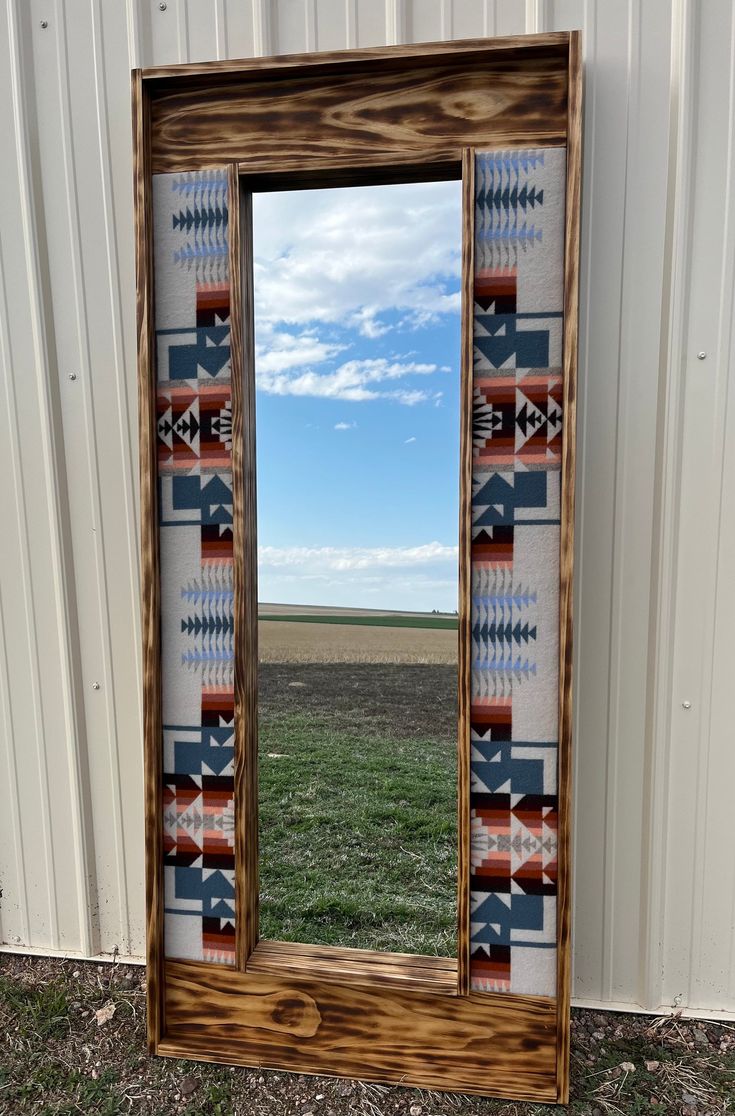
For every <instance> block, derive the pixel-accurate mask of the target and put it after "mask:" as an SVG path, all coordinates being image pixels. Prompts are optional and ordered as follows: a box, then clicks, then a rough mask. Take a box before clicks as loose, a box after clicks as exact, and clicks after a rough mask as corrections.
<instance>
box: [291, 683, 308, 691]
mask: <svg viewBox="0 0 735 1116" xmlns="http://www.w3.org/2000/svg"><path fill="white" fill-rule="evenodd" d="M289 686H291V688H292V689H294V690H296V689H298V690H303V689H305V688H306V683H305V682H289Z"/></svg>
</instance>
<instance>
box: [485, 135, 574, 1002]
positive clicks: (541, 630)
mask: <svg viewBox="0 0 735 1116" xmlns="http://www.w3.org/2000/svg"><path fill="white" fill-rule="evenodd" d="M565 172H566V151H565V149H564V148H545V149H539V150H532V151H531V150H516V151H491V152H483V153H481V154H478V155H477V156H476V162H475V278H474V302H475V306H474V378H473V470H472V703H471V740H472V745H471V746H472V768H471V817H472V823H471V824H472V863H471V881H470V888H471V903H470V906H471V921H472V927H471V931H472V945H471V983H472V987H473V989H476V990H479V991H492V992H517V993H526V994H529V995H542V996H552V995H554V994H555V991H556V889H557V751H558V713H559V695H558V682H559V663H558V658H559V541H560V539H559V532H560V526H559V524H560V482H561V472H560V469H561V434H562V367H561V364H562V324H563V307H564V283H563V278H564V216H565V183H566V173H565Z"/></svg>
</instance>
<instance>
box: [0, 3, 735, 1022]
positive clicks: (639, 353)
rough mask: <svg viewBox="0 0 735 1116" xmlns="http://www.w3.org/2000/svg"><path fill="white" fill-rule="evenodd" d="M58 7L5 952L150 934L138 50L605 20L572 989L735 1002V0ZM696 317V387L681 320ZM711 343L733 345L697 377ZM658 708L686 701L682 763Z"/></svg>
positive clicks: (34, 195) (19, 35)
mask: <svg viewBox="0 0 735 1116" xmlns="http://www.w3.org/2000/svg"><path fill="white" fill-rule="evenodd" d="M39 4H40V0H32V2H31V4H30V5H25V4H24V3H21V0H5V4H4V19H3V23H2V41H1V42H0V51H1V52H2V54H1V55H0V58H1V59H2V61H3V67H2V73H3V85H4V95H5V98H6V104H8V105H9V106H10V111H9V112H6V113H5V114H4V116H3V120H2V124H0V128H2V129H3V133H4V141H5V142H4V148H3V149H4V150H5V151H6V152H7V153H8V156H7V160H6V162H7V166H6V173H5V174H4V175H3V176H2V179H1V180H0V205H1V206H2V211H1V214H0V244H1V246H2V271H1V272H0V362H1V363H2V368H3V373H4V397H3V400H4V406H3V408H2V409H0V411H1V413H0V445H2V453H3V455H4V458H3V459H4V464H5V475H6V477H9V478H10V481H11V483H10V484H8V485H6V486H3V490H2V495H1V496H0V500H2V511H3V512H4V522H6V523H9V524H12V525H13V531H12V532H10V531H9V532H8V533H7V535H6V538H5V541H4V545H3V563H2V583H1V585H0V628H1V632H0V634H1V636H2V651H3V654H4V657H3V659H2V661H1V664H0V730H1V731H2V738H1V739H0V765H1V769H2V772H3V777H4V786H5V787H6V790H7V792H8V794H9V796H10V802H9V804H8V806H7V807H6V808H4V809H2V810H0V872H2V878H3V882H4V890H5V894H4V897H3V905H2V932H3V935H4V940H5V941H8V942H10V943H11V944H18V942H17V940H16V939H20V941H21V942H22V943H24V944H26V945H28V946H29V947H38V948H41V949H48V950H54V949H69V950H74V951H80V952H89V951H92V952H94V951H95V950H97V949H102V950H112V949H113V948H114V947H115V946H118V947H119V948H120V949H121V950H122V951H123V952H125V951H130V952H131V953H132V954H135V955H139V954H140V953H142V949H143V897H142V890H143V889H142V867H141V865H142V837H143V829H142V821H141V812H142V789H141V787H142V778H141V749H140V697H139V675H140V665H139V642H140V639H139V624H138V605H137V597H138V566H137V561H138V559H137V537H138V523H137V504H136V501H137V462H136V438H135V414H136V402H135V372H134V346H135V329H134V306H133V303H134V277H133V260H132V208H131V199H130V190H129V186H128V184H129V182H130V163H131V155H130V115H129V112H130V110H129V68H130V66H132V65H134V64H136V63H138V64H143V65H154V64H159V63H165V62H172V61H185V60H188V59H206V58H217V57H238V56H247V55H249V54H265V53H270V52H273V51H275V52H282V51H285V50H306V49H314V48H320V49H335V48H339V47H341V46H367V45H374V44H381V43H385V42H400V41H405V40H411V39H412V40H418V41H420V40H425V39H436V38H441V37H444V36H446V37H463V36H469V35H482V34H487V35H502V34H512V33H518V32H522V31H524V30H527V31H531V30H536V29H539V30H557V29H558V30H563V29H570V28H573V27H578V26H582V28H583V30H584V33H585V37H584V42H585V50H586V58H587V73H586V81H587V87H586V134H585V180H584V211H583V246H582V252H583V257H582V321H581V333H580V344H581V349H580V356H581V360H580V424H581V425H580V465H579V470H580V497H579V517H578V563H579V564H578V583H577V678H576V693H577V723H576V749H577V750H576V755H577V778H576V785H575V800H576V833H577V842H576V871H575V876H576V905H575V921H574V925H575V966H576V984H575V991H576V994H577V996H578V997H580V998H582V999H586V1000H588V1001H597V1002H605V1001H607V1002H613V1001H614V1002H616V1003H618V1004H620V1003H626V1002H627V1003H641V1004H644V1005H645V1006H647V1007H649V1008H652V1009H654V1008H657V1007H659V1006H661V1001H662V1000H665V1001H667V1002H671V1000H672V999H673V997H674V995H676V994H677V993H679V992H681V993H682V994H683V995H684V997H685V999H688V1001H689V1003H690V1005H692V1006H696V1007H698V1008H704V1009H706V1008H710V1009H712V1008H720V1009H723V1010H735V988H733V941H734V939H733V934H732V922H733V907H734V906H735V885H734V883H733V872H732V864H731V862H730V860H731V858H729V856H728V854H727V850H728V848H729V845H728V833H727V830H726V823H727V818H728V816H729V813H730V812H731V811H730V810H729V797H728V788H729V787H730V786H731V785H732V782H733V777H735V770H733V759H732V754H733V752H732V746H731V739H732V732H731V729H730V722H731V717H730V716H729V701H728V699H729V692H728V691H729V680H730V678H731V677H732V668H733V658H732V656H733V652H732V647H731V640H730V638H729V633H730V631H731V630H732V625H733V621H734V620H735V616H734V615H733V613H734V612H735V600H734V599H733V588H732V584H731V580H728V571H729V569H730V568H731V567H732V560H733V548H734V546H735V539H733V528H732V523H733V521H734V519H733V513H734V512H735V509H733V501H735V492H734V491H733V479H732V478H733V475H734V474H733V470H732V467H731V462H730V460H729V457H728V456H727V455H728V453H730V452H731V450H730V448H729V447H731V445H732V438H733V435H734V434H735V431H733V422H735V418H734V416H733V401H732V398H731V396H730V397H729V396H728V395H727V385H728V382H729V379H730V378H731V365H732V361H733V360H735V354H733V350H732V339H731V337H730V334H729V332H728V330H729V321H730V315H731V314H732V295H733V285H734V283H733V268H734V266H735V263H734V255H735V246H734V245H733V235H734V234H733V214H732V205H733V201H732V200H730V201H729V208H728V209H727V212H726V213H725V215H724V217H723V214H722V207H721V204H720V202H721V198H722V196H727V197H728V198H729V199H732V198H733V190H732V188H731V181H732V174H733V168H732V165H731V161H728V160H730V159H731V155H730V152H729V151H728V149H727V147H726V146H725V145H724V144H723V143H722V142H721V139H720V137H722V136H726V135H732V131H733V123H734V122H733V115H734V110H733V105H732V101H731V95H732V80H733V57H734V55H735V43H734V42H733V38H732V35H731V37H730V38H729V39H728V35H727V33H726V29H727V28H729V29H730V31H731V32H732V31H733V20H732V10H731V6H730V5H729V3H727V0H713V2H712V4H711V5H709V6H700V5H694V7H692V3H691V0H678V3H677V4H676V5H674V6H673V7H672V6H671V5H669V4H668V3H666V2H665V0H653V2H652V3H649V2H648V0H647V2H646V3H645V4H643V3H641V0H631V3H629V4H625V5H622V4H621V5H610V4H605V3H603V2H601V0H528V2H526V3H520V2H519V0H453V2H452V0H167V6H166V9H165V10H164V11H161V10H160V6H159V4H158V3H157V2H155V0H126V3H125V4H124V5H123V4H118V3H107V2H105V3H102V4H100V5H90V4H88V3H83V2H82V0H55V2H54V4H53V7H52V8H51V9H49V6H48V4H44V5H43V11H42V12H41V8H40V6H39ZM672 13H673V14H672ZM687 13H689V14H687ZM692 13H694V14H692ZM41 14H42V15H43V17H44V18H48V19H49V27H48V28H47V29H46V30H45V31H42V30H41V29H40V26H39V19H40V15H41ZM18 19H20V21H21V26H18ZM672 21H673V28H672ZM692 31H693V32H694V34H692ZM9 34H10V38H9ZM672 34H673V35H674V37H676V36H677V35H680V36H681V43H682V49H683V51H684V53H686V52H687V51H690V52H691V51H693V50H694V46H695V44H697V43H698V45H697V50H698V61H697V66H696V68H695V86H694V89H693V95H694V96H695V97H696V108H697V112H698V117H697V120H696V127H695V128H694V130H693V134H694V140H695V142H694V144H693V146H692V149H691V150H689V149H686V150H684V149H681V148H679V149H677V148H676V146H675V136H674V132H673V130H672V129H673V128H674V125H675V124H676V118H675V117H672V115H671V114H672V113H675V112H676V111H685V106H681V105H679V104H678V103H677V101H676V96H677V90H678V88H679V85H680V75H679V74H678V72H677V71H676V69H675V70H674V76H673V80H672V75H671V66H670V57H671V42H672ZM121 42H125V43H126V44H127V50H121V49H120V43H121ZM32 64H33V65H32ZM19 66H21V67H24V69H19ZM36 107H37V110H38V122H37V124H38V131H37V136H38V138H37V139H36V121H35V119H34V114H35V113H36ZM682 135H683V137H684V140H683V142H686V133H682ZM672 153H673V154H672ZM688 161H689V162H691V166H692V167H693V169H694V197H693V205H692V206H691V214H689V213H688V212H687V214H686V215H682V213H681V212H680V209H679V207H680V206H682V205H684V204H685V203H686V202H687V195H686V188H685V186H686V183H685V182H684V181H679V179H678V178H676V177H675V168H676V166H679V167H680V168H681V167H682V166H683V167H684V168H686V166H687V164H688ZM728 176H730V177H729V178H728ZM718 183H720V184H723V183H730V185H729V186H727V187H724V186H722V185H720V186H718ZM725 191H726V192H725ZM17 214H20V215H21V220H20V221H19V220H18V219H17V216H16V215H17ZM677 222H678V224H677ZM36 225H38V230H36ZM675 226H676V227H677V228H679V229H680V232H679V234H678V235H679V237H680V241H679V243H683V240H682V237H684V236H685V234H686V235H688V236H690V237H691V243H692V270H691V274H689V273H688V272H687V273H686V274H680V273H679V272H678V271H677V267H684V266H685V261H684V259H683V258H682V260H679V259H678V258H676V257H675V258H674V259H673V260H670V259H669V255H668V253H670V251H671V244H670V242H669V241H667V238H670V237H671V236H672V229H674V227H675ZM669 264H672V265H673V273H674V275H673V281H672V282H673V287H670V284H669V279H668V275H667V268H668V266H669ZM672 300H673V301H672ZM677 300H678V301H677ZM680 303H682V304H683V307H684V310H685V312H686V314H687V315H688V317H687V322H688V325H687V327H686V328H687V329H688V334H686V336H685V342H686V344H687V345H688V349H687V354H686V360H685V363H684V366H683V368H682V375H683V377H684V379H683V390H684V396H683V398H682V400H681V401H680V404H678V403H677V402H676V399H675V391H676V385H677V383H678V380H677V377H678V375H679V371H678V369H677V368H673V369H671V368H669V367H668V365H667V349H666V344H667V342H666V336H667V329H668V315H669V312H670V306H673V307H676V306H678V305H679V304H680ZM703 336H704V337H705V338H706V340H705V341H704V342H703V341H701V340H700V339H701V338H702V337H703ZM672 344H673V342H672ZM699 347H702V348H706V349H707V350H708V351H711V353H712V356H711V357H708V361H705V362H696V363H692V360H691V355H692V351H694V350H696V348H699ZM673 351H674V349H672V352H673ZM57 360H58V368H57V363H56V362H57ZM72 370H73V371H75V372H76V373H77V375H78V379H77V380H76V381H69V380H68V378H67V376H68V372H69V371H72ZM672 400H673V402H672ZM667 407H668V408H669V409H671V415H669V417H668V418H666V422H667V423H670V424H672V425H671V429H669V426H662V423H663V422H664V417H665V416H667V414H668V411H667ZM677 407H678V408H679V409H678V410H677ZM662 416H663V417H662ZM677 416H679V417H680V418H681V420H682V429H681V433H680V434H679V431H678V427H677V426H676V423H677V421H678V418H677ZM39 434H40V437H39ZM657 435H658V436H659V437H664V440H665V441H666V445H667V446H668V447H669V448H668V449H667V450H666V453H667V454H668V455H669V456H668V457H664V458H663V461H661V460H658V459H657V457H656V452H655V445H656V437H657ZM39 447H40V450H39ZM679 456H681V462H682V465H681V467H682V486H681V492H680V494H673V495H671V494H670V495H669V497H667V499H668V501H669V502H668V503H666V505H665V507H664V509H663V513H662V514H664V516H665V519H664V521H663V522H662V523H659V524H658V527H657V520H656V516H657V515H658V514H659V509H658V505H657V494H658V493H659V492H660V491H661V490H662V486H665V485H666V484H668V483H669V477H668V475H666V474H664V473H663V472H662V469H663V468H664V467H666V468H668V467H669V466H671V467H672V468H673V466H674V465H675V464H676V462H677V461H678V460H679ZM67 485H68V490H67ZM667 491H668V490H667ZM673 521H676V522H675V525H677V524H678V526H677V533H676V534H675V535H672V527H671V523H672V522H673ZM652 525H653V526H652ZM666 538H672V539H673V540H674V541H675V546H674V547H673V549H672V550H671V554H670V555H669V556H668V557H666V556H665V561H663V559H661V561H662V562H663V564H660V565H659V564H656V562H659V559H660V555H657V552H656V551H655V549H654V544H656V545H658V540H659V539H662V540H664V541H665V539H666ZM661 545H664V544H663V543H661ZM703 555H705V556H708V557H707V558H706V562H708V563H709V564H708V565H707V566H706V571H705V572H703V565H702V562H703ZM72 556H73V564H72V562H71V558H72ZM654 559H655V560H656V562H654ZM659 569H660V570H661V571H662V576H663V577H664V578H665V579H669V580H671V579H673V578H674V577H678V580H676V582H675V583H674V582H672V592H673V590H674V589H675V590H676V594H675V596H674V597H673V598H672V601H673V606H674V609H675V611H674V613H673V620H674V623H675V628H674V631H675V638H674V639H672V640H670V641H669V645H667V646H666V647H664V648H659V649H658V654H657V649H656V647H655V646H654V645H653V644H652V643H651V637H650V636H649V617H653V618H654V620H655V618H656V616H659V613H655V610H656V609H658V610H659V612H660V614H661V616H663V612H664V611H665V602H666V593H667V584H662V585H660V584H658V583H657V582H656V576H657V574H656V571H658V570H659ZM692 584H696V585H697V586H698V589H699V592H697V593H692V592H691V586H692ZM708 586H712V588H711V589H708V588H707V587H708ZM703 588H704V590H705V591H704V592H703V591H702V589H703ZM652 589H655V596H654V595H653V594H652ZM654 613H655V615H654ZM659 619H660V617H659ZM664 620H665V617H664ZM661 623H663V620H662V621H661ZM650 630H651V631H652V632H654V631H665V630H666V628H665V624H664V627H660V626H659V627H658V628H657V627H656V624H655V623H654V622H653V620H652V621H651V622H650ZM59 666H60V667H61V669H59ZM98 672H101V673H100V676H99V680H100V681H101V682H102V688H101V690H100V691H93V690H92V689H91V687H90V683H91V681H94V680H98V679H97V674H98ZM654 683H655V684H656V686H657V689H656V690H655V691H654V690H652V687H653V685H654ZM672 686H673V690H671V691H670V688H671V687H672ZM685 697H686V698H688V699H689V700H692V702H693V703H694V704H693V708H692V710H690V711H688V712H685V711H684V710H682V709H681V700H683V699H684V698H685ZM651 705H655V707H656V708H657V709H660V710H662V711H665V710H666V709H667V707H668V706H670V708H671V711H672V712H671V717H672V722H671V723H672V732H671V764H670V768H669V767H668V763H667V757H668V752H667V748H668V746H669V741H668V738H667V734H666V732H665V727H666V726H665V720H664V719H663V718H659V719H658V720H656V718H655V717H654V718H653V720H651V718H650V717H649V707H650V706H651ZM651 725H653V728H651ZM70 804H71V809H70V808H69V807H70ZM657 826H658V827H659V828H660V827H662V826H664V827H665V828H664V830H663V832H664V833H665V836H660V835H659V833H658V831H657V829H656V827H657ZM62 849H63V850H64V855H63V856H60V855H59V850H62ZM69 850H71V852H72V855H71V856H69V855H68V851H69ZM97 888H99V895H97ZM659 897H661V899H662V903H663V906H662V908H661V909H660V910H659V906H658V903H659ZM98 901H99V906H100V915H99V919H98V920H97V914H96V911H97V904H98ZM662 943H663V944H662ZM660 971H663V973H664V976H663V982H662V983H660V982H659V979H658V973H659V972H660Z"/></svg>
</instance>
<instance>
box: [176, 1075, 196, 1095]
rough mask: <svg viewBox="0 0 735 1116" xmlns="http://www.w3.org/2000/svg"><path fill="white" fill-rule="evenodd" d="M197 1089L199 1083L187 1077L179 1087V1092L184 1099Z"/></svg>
mask: <svg viewBox="0 0 735 1116" xmlns="http://www.w3.org/2000/svg"><path fill="white" fill-rule="evenodd" d="M196 1087H197V1083H196V1081H195V1080H194V1078H193V1077H185V1078H184V1080H183V1081H182V1082H181V1084H180V1085H179V1092H180V1093H181V1095H182V1097H188V1096H190V1095H191V1094H192V1093H193V1092H194V1091H195V1090H196Z"/></svg>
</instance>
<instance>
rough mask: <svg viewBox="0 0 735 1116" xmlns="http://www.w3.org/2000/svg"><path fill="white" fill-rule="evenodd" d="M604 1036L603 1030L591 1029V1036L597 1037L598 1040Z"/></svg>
mask: <svg viewBox="0 0 735 1116" xmlns="http://www.w3.org/2000/svg"><path fill="white" fill-rule="evenodd" d="M604 1037H605V1032H604V1031H593V1032H592V1038H593V1039H597V1041H598V1042H600V1041H601V1040H602V1039H604Z"/></svg>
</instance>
